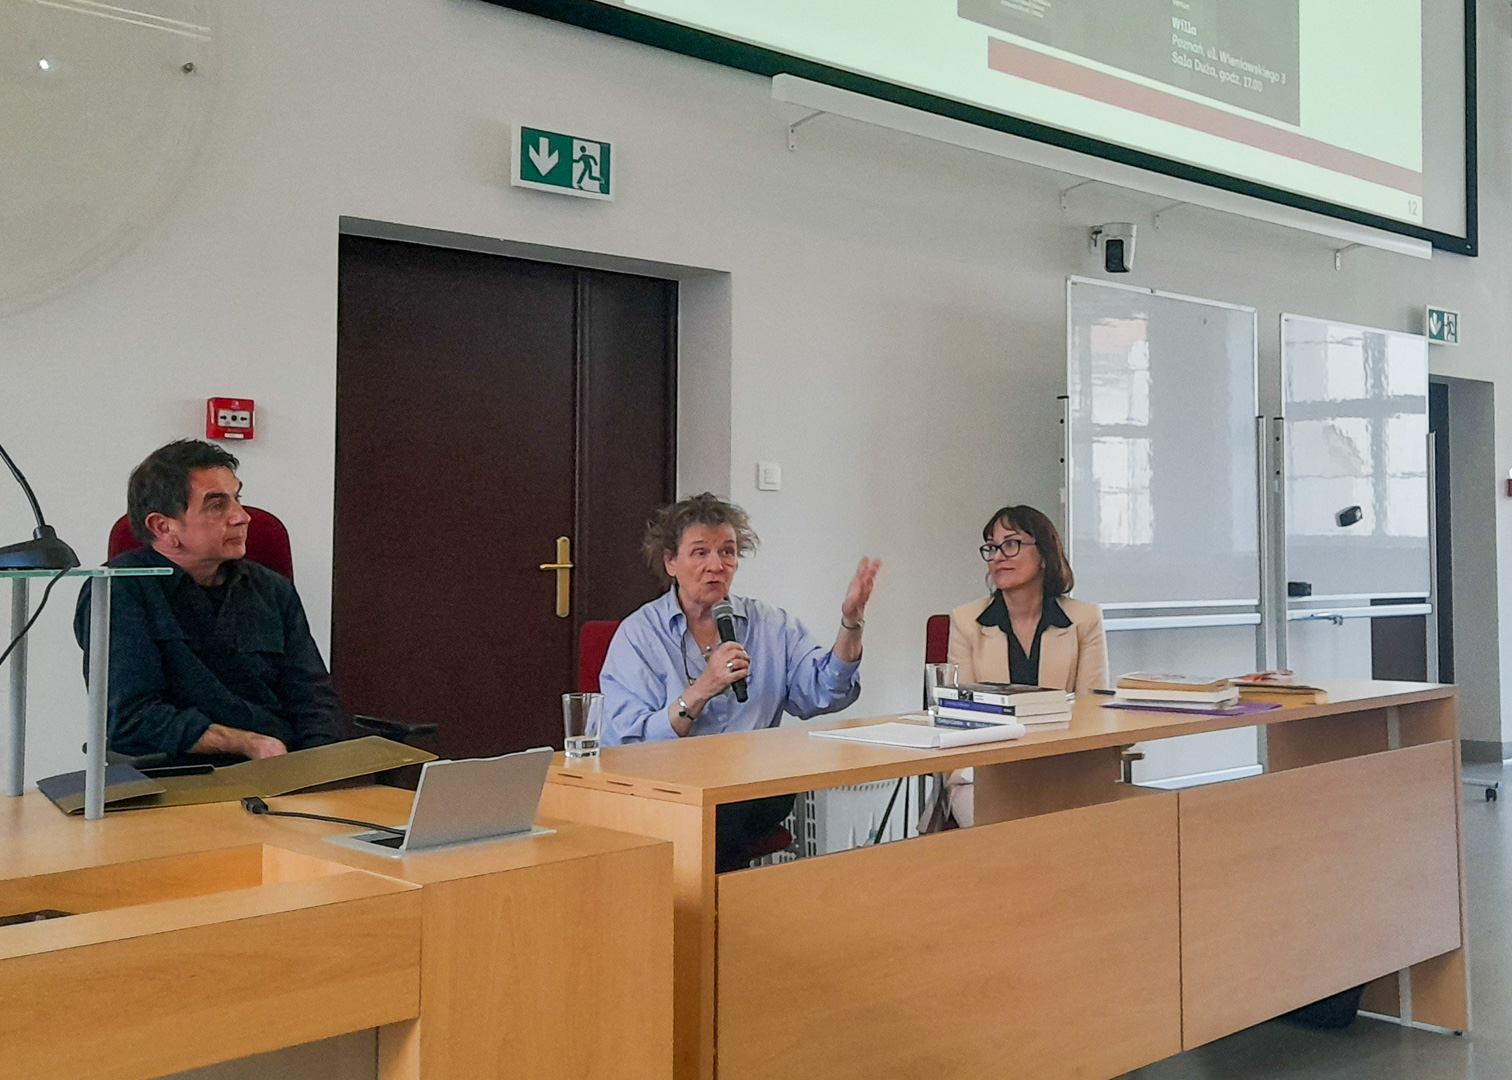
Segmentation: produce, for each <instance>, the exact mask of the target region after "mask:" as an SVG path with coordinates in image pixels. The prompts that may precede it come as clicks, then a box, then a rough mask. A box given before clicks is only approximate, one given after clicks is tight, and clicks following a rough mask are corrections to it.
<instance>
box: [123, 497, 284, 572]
mask: <svg viewBox="0 0 1512 1080" xmlns="http://www.w3.org/2000/svg"><path fill="white" fill-rule="evenodd" d="M242 509H243V510H245V511H246V512H247V514H248V516H249V517H251V518H252V520H251V521H250V522H249V523H248V524H247V558H249V559H251V560H252V561H253V562H255V563H260V564H262V565H263V566H266V567H267V568H268V569H269V570H274V571H277V572H278V573H280V574H282V575H283V576H284V577H286V578H288V579H289V580H290V581H293V580H294V556H293V554H292V553H291V552H290V549H289V530H288V529H287V528H285V527H284V523H283V522H282V521H279V520H278V518H277V517H276V516H275V515H273V514H271V513H269V512H268V511H266V510H261V509H258V508H257V507H255V506H244V507H242ZM141 546H142V545H141V543H140V542H139V541H138V540H137V538H136V536H135V535H134V534H133V533H132V531H131V521H130V519H128V518H125V517H122V518H121V519H120V520H118V521H117V522H116V523H115V524H114V525H112V526H111V527H110V543H109V545H108V549H107V554H106V558H109V559H113V558H115V557H116V556H117V555H120V554H122V553H123V552H127V551H135V550H136V549H137V548H139V547H141Z"/></svg>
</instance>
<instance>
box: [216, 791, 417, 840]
mask: <svg viewBox="0 0 1512 1080" xmlns="http://www.w3.org/2000/svg"><path fill="white" fill-rule="evenodd" d="M241 804H242V809H243V810H245V811H246V812H247V813H249V814H256V815H258V816H263V817H297V818H305V819H306V820H308V821H330V822H334V823H335V824H337V825H355V826H356V827H357V828H359V829H377V830H378V831H379V832H386V833H391V834H393V835H394V836H403V835H404V830H403V829H396V828H394V826H392V825H379V824H378V823H377V822H376V821H358V820H356V819H355V818H345V817H331V816H330V815H329V814H305V813H301V812H300V811H298V810H274V809H273V808H272V807H270V806H269V805H268V804H267V803H266V802H264V801H263V800H262V799H259V798H258V797H257V796H256V795H248V796H247V797H246V798H244V799H243V800H242V801H241Z"/></svg>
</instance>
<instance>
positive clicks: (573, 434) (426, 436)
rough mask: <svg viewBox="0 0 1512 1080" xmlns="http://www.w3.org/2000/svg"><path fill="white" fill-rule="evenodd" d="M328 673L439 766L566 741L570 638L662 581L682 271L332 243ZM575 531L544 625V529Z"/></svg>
mask: <svg viewBox="0 0 1512 1080" xmlns="http://www.w3.org/2000/svg"><path fill="white" fill-rule="evenodd" d="M340 274H341V277H340V310H339V316H338V334H337V376H336V378H337V391H336V526H335V529H336V535H335V566H334V580H333V612H332V632H331V667H332V672H333V674H334V676H335V679H336V683H337V686H338V688H339V689H340V691H341V694H342V697H343V700H344V702H345V703H346V705H347V707H348V708H349V709H351V710H352V711H354V712H359V713H368V714H373V715H378V716H390V717H394V718H397V719H405V720H432V721H435V722H436V723H437V724H439V725H440V726H441V736H440V751H441V752H442V753H443V754H445V755H446V756H450V757H468V756H479V755H490V754H500V753H506V752H508V751H512V750H519V749H523V748H525V747H528V746H541V745H544V744H547V743H550V744H553V745H556V746H560V745H561V741H562V724H561V704H560V695H561V694H562V693H563V692H565V691H567V690H570V689H572V688H573V686H574V684H575V681H576V680H575V668H574V664H575V662H576V642H577V631H578V627H579V626H580V625H581V623H582V622H583V621H584V620H586V619H605V618H609V619H617V618H623V617H624V616H625V615H627V614H629V613H630V612H631V611H632V610H634V609H635V608H636V607H637V606H638V605H640V604H642V603H644V602H645V601H646V600H648V599H650V598H651V597H653V596H654V595H656V592H657V590H658V588H659V584H658V582H657V580H656V578H654V577H653V576H652V575H651V574H650V573H649V572H648V571H647V570H646V569H645V567H644V565H643V564H642V563H641V562H640V560H639V557H638V551H639V545H640V539H641V534H642V531H643V530H644V528H645V522H646V518H647V516H648V515H649V514H650V512H651V511H652V510H653V509H654V508H655V507H656V506H658V505H659V504H661V503H663V502H665V501H667V500H668V499H669V498H671V496H672V488H673V478H674V460H673V447H674V432H675V416H674V409H675V401H676V395H675V384H674V372H675V355H676V347H675V338H674V334H675V326H676V321H675V319H676V296H677V293H676V288H677V287H676V284H675V283H673V282H669V281H660V280H656V279H651V278H641V277H633V276H630V275H625V274H611V273H606V272H601V271H588V270H579V269H576V268H574V267H568V266H558V265H552V264H546V263H535V262H529V261H525V260H521V259H510V258H505V257H502V256H498V255H485V254H479V253H476V252H467V251H457V250H453V249H449V248H434V247H426V246H423V245H418V244H406V243H399V242H395V241H388V240H371V239H366V238H360V237H343V238H342V240H341V264H340ZM563 536H565V537H567V538H568V539H569V542H570V543H571V561H572V562H573V563H574V564H575V569H574V571H573V573H572V603H571V613H570V615H569V616H568V617H565V618H563V617H559V616H558V614H557V604H556V582H557V578H556V575H555V573H553V572H550V571H542V570H541V569H539V567H540V565H541V564H542V563H551V562H555V561H556V553H557V538H558V537H563Z"/></svg>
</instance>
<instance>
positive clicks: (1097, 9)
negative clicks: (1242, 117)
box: [958, 0, 1301, 124]
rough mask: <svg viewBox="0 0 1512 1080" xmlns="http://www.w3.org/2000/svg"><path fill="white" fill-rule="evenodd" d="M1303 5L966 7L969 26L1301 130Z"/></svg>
mask: <svg viewBox="0 0 1512 1080" xmlns="http://www.w3.org/2000/svg"><path fill="white" fill-rule="evenodd" d="M1298 6H1299V0H1283V2H1282V3H1260V2H1257V0H1189V2H1187V3H1181V4H1173V3H1172V2H1171V0H1118V2H1116V3H1107V2H1098V0H961V2H960V6H959V9H958V10H959V11H960V14H961V17H962V18H963V19H971V20H973V21H975V22H979V23H984V24H986V25H987V26H991V27H995V28H997V29H999V30H1007V31H1009V32H1011V33H1014V34H1018V35H1019V36H1021V37H1026V38H1029V39H1031V40H1033V41H1038V42H1040V43H1042V44H1045V45H1053V46H1054V47H1055V48H1057V49H1060V50H1063V51H1064V52H1068V53H1074V54H1075V55H1076V56H1079V57H1083V58H1085V59H1087V60H1096V61H1098V62H1100V63H1103V64H1107V65H1109V66H1111V67H1115V68H1118V69H1119V70H1121V71H1126V72H1131V73H1133V74H1135V75H1144V76H1147V77H1149V78H1151V79H1155V80H1158V81H1159V82H1163V83H1167V84H1169V85H1171V86H1179V87H1181V89H1183V90H1190V91H1192V92H1193V93H1196V94H1200V95H1202V96H1203V97H1210V98H1215V99H1217V100H1218V101H1226V102H1228V103H1229V104H1230V105H1238V106H1240V107H1242V108H1245V109H1249V110H1251V111H1253V112H1258V113H1264V114H1265V115H1266V116H1270V117H1274V118H1275V119H1277V120H1285V121H1286V122H1287V123H1288V124H1296V123H1298V122H1299V121H1300V120H1301V107H1300V105H1299V101H1300V99H1299V97H1298V94H1297V86H1298V82H1297V57H1298V53H1299V48H1298V39H1299V34H1300V29H1299V26H1298V17H1297V8H1298Z"/></svg>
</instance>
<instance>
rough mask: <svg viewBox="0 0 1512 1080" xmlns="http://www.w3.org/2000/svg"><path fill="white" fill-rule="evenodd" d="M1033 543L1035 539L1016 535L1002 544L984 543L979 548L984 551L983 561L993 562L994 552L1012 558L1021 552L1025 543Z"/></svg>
mask: <svg viewBox="0 0 1512 1080" xmlns="http://www.w3.org/2000/svg"><path fill="white" fill-rule="evenodd" d="M1033 543H1034V541H1033V540H1020V539H1019V538H1018V537H1016V536H1011V537H1009V538H1008V539H1007V540H1004V541H1003V542H1002V543H1001V544H983V545H982V546H981V547H979V548H977V550H978V551H980V552H981V553H982V561H983V562H991V561H992V556H993V555H994V554H999V555H1002V556H1003V558H1005V559H1011V558H1013V557H1014V556H1015V555H1017V554H1018V553H1019V551H1020V550H1021V549H1022V548H1023V546H1024V545H1025V544H1030V545H1033Z"/></svg>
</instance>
